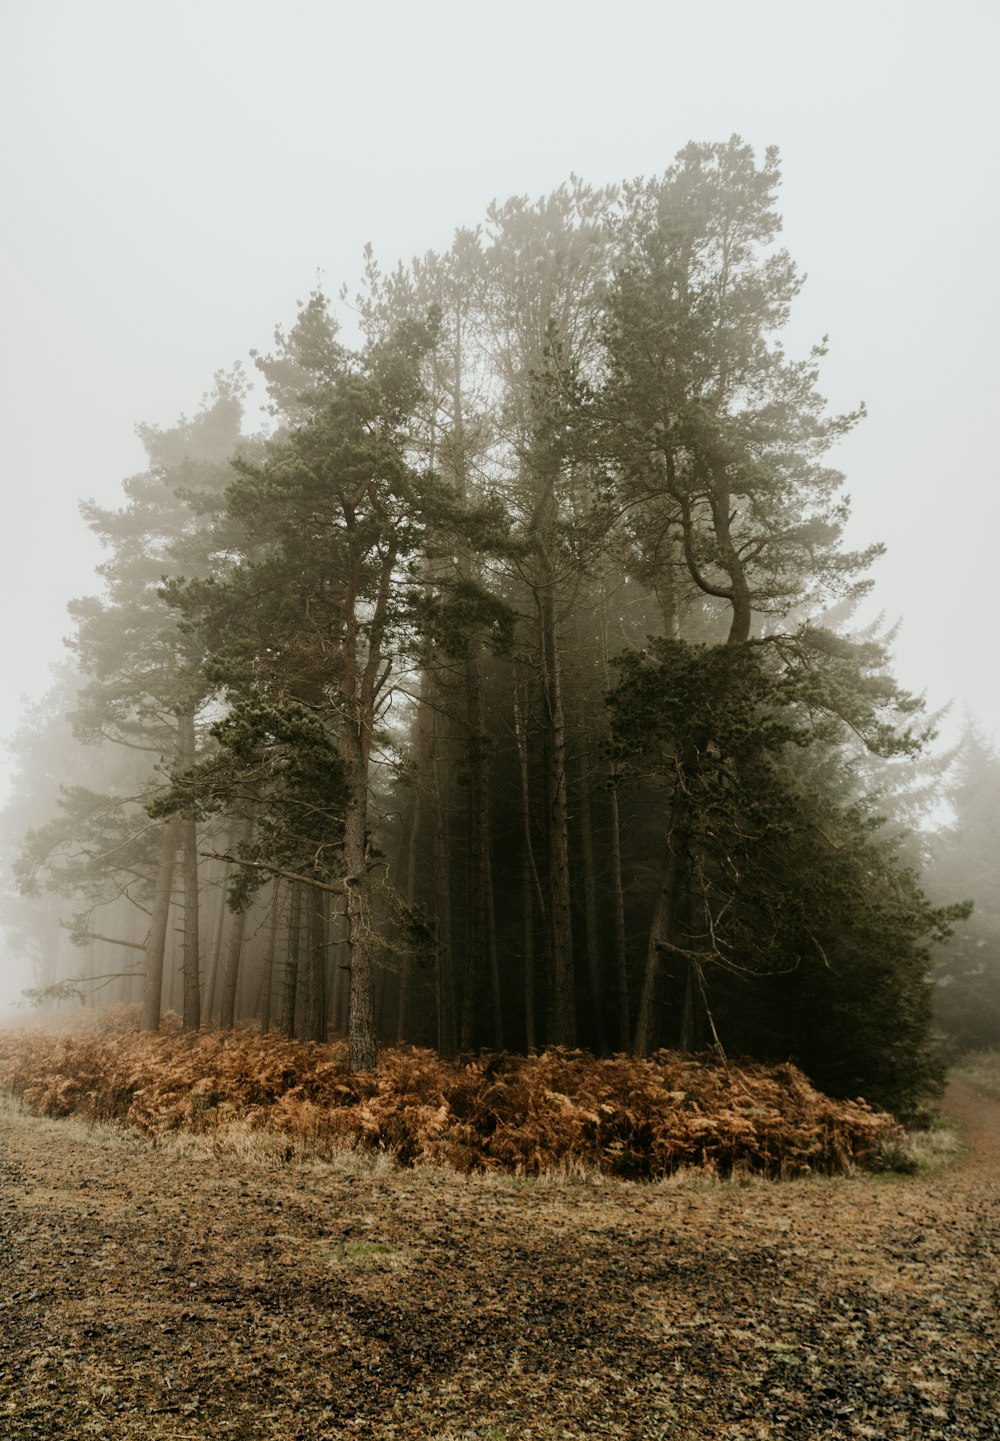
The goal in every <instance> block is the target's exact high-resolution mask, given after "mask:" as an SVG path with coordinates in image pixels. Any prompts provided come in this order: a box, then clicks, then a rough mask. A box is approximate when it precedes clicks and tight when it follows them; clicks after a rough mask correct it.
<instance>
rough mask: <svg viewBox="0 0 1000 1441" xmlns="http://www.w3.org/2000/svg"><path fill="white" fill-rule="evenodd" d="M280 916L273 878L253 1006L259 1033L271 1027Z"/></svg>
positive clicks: (277, 888)
mask: <svg viewBox="0 0 1000 1441" xmlns="http://www.w3.org/2000/svg"><path fill="white" fill-rule="evenodd" d="M280 918H281V882H280V881H279V880H277V879H275V882H274V891H273V893H272V895H271V924H270V928H269V930H268V935H267V954H266V956H265V958H264V969H263V971H262V972H261V982H260V997H259V999H258V1004H257V1006H256V1007H255V1010H256V1011H257V1014H258V1015H259V1016H260V1029H261V1034H262V1035H263V1034H264V1033H265V1032H267V1031H269V1030H270V1029H271V993H272V991H273V990H274V959H275V955H276V954H277V950H278V922H279V920H280Z"/></svg>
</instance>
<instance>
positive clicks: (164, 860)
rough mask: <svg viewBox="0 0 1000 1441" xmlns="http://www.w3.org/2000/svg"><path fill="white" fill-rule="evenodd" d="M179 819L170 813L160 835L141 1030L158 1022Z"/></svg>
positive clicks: (148, 1029)
mask: <svg viewBox="0 0 1000 1441" xmlns="http://www.w3.org/2000/svg"><path fill="white" fill-rule="evenodd" d="M179 831H180V818H179V817H178V816H171V817H170V819H169V820H168V821H165V822H164V825H163V827H162V831H161V836H160V862H159V866H158V868H157V872H156V886H155V889H154V891H153V913H152V916H151V917H150V923H149V939H148V940H147V942H146V980H145V984H144V986H143V991H142V1029H143V1030H144V1031H155V1030H158V1029H159V1025H160V1007H161V1005H162V1000H163V956H164V952H165V950H166V944H167V921H168V920H169V918H170V896H171V891H172V889H173V883H174V865H175V863H176V860H177V841H178V835H179Z"/></svg>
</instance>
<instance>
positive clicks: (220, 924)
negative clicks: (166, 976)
mask: <svg viewBox="0 0 1000 1441" xmlns="http://www.w3.org/2000/svg"><path fill="white" fill-rule="evenodd" d="M228 885H229V862H228V861H226V862H224V864H223V867H222V880H221V884H220V886H219V911H218V915H217V916H216V918H215V934H214V936H213V937H212V954H211V956H210V957H209V967H210V970H209V976H208V991H207V994H206V996H205V1005H204V1007H203V1008H202V1009H203V1012H204V1016H205V1019H206V1020H207V1021H208V1022H209V1024H211V1022H212V1020H213V1018H214V1016H215V997H216V993H217V991H218V988H219V975H220V973H221V971H222V935H223V931H224V929H225V924H226V890H227V887H228Z"/></svg>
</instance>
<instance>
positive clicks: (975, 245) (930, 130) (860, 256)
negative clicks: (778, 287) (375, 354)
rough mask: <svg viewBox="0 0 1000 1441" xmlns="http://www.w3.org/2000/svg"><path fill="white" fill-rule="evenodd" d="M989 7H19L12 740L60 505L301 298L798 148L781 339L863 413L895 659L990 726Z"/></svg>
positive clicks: (188, 400)
mask: <svg viewBox="0 0 1000 1441" xmlns="http://www.w3.org/2000/svg"><path fill="white" fill-rule="evenodd" d="M998 13H1000V12H998V7H997V6H996V4H995V3H993V0H981V3H980V0H958V3H953V4H951V5H950V6H949V7H948V9H947V14H946V12H945V7H944V6H943V5H940V4H930V3H923V0H866V3H857V0H846V3H841V4H839V5H836V6H833V5H821V4H818V3H814V4H803V3H802V0H754V3H753V4H747V3H746V0H715V3H702V4H700V5H698V6H690V5H683V6H682V5H680V4H669V3H664V0H649V3H635V0H624V3H621V0H619V3H615V4H613V5H612V4H608V3H579V0H577V3H572V4H571V3H563V0H531V3H521V0H506V3H505V4H503V5H502V6H501V5H485V4H478V3H474V0H466V3H464V4H458V3H450V0H419V3H413V0H410V3H406V0H391V3H382V4H377V3H366V4H360V3H337V0H328V3H325V4H324V3H310V0H284V3H282V4H281V5H278V4H277V3H275V0H271V3H263V0H239V3H235V0H198V3H191V0H172V3H171V4H170V5H166V4H163V5H154V4H149V3H144V0H129V3H111V0H88V3H86V4H80V3H78V0H71V3H67V0H4V3H3V5H2V8H0V117H2V121H0V123H2V142H3V143H2V144H0V176H2V190H0V194H2V203H3V214H4V222H3V225H2V227H0V305H2V312H0V313H2V328H0V397H2V401H0V403H2V406H3V426H2V430H0V465H2V467H3V471H4V487H3V494H4V498H5V502H6V506H7V510H6V523H5V525H4V526H3V528H2V532H0V584H2V588H3V605H4V609H3V614H4V616H5V617H6V619H7V624H6V625H5V626H4V642H3V661H4V687H3V698H2V705H0V731H2V732H8V731H9V730H10V729H11V728H12V727H13V726H14V725H15V724H16V721H17V717H18V713H19V710H20V704H19V697H20V696H21V694H22V693H27V694H30V695H32V696H38V695H39V694H40V693H41V692H42V691H43V690H44V689H45V688H46V684H47V677H48V666H49V664H50V663H51V662H52V661H54V660H58V659H59V658H60V656H61V654H62V646H61V637H62V636H63V635H64V634H65V633H66V631H67V629H68V625H67V620H66V615H65V605H66V601H67V600H68V599H69V598H70V597H71V596H73V595H77V594H83V593H88V592H92V591H93V590H95V589H96V583H95V581H94V578H93V575H92V571H93V566H94V564H95V561H96V560H97V559H98V558H99V557H98V552H97V549H96V546H95V545H94V543H93V542H92V541H91V538H90V537H89V534H88V532H87V531H86V530H85V528H84V527H83V525H82V523H81V521H80V520H79V517H78V514H77V502H78V501H79V500H80V499H81V498H83V497H88V496H94V497H96V498H97V499H98V500H100V501H101V502H102V503H103V504H108V505H114V504H116V503H117V502H118V499H119V496H120V485H121V481H122V479H123V478H124V477H125V476H127V475H129V474H130V473H132V472H134V471H137V470H141V469H142V468H143V467H144V453H143V451H142V448H141V446H140V445H139V443H138V441H137V440H136V438H135V436H134V434H133V427H134V425H135V424H136V423H137V422H139V421H152V422H155V423H157V424H161V425H169V424H172V423H173V422H174V421H175V420H176V418H177V417H178V415H179V414H180V413H181V412H187V413H191V412H193V411H194V410H196V409H197V406H198V403H199V398H200V396H201V395H202V393H203V392H204V391H206V390H207V389H208V388H209V386H210V384H211V380H212V375H213V373H214V372H215V371H216V370H218V369H220V368H226V367H228V366H230V365H231V364H232V362H233V361H234V360H236V359H240V358H243V359H245V358H246V356H247V352H248V351H249V350H250V349H251V347H254V346H260V347H264V348H266V347H267V345H268V343H269V341H270V337H271V334H272V332H273V328H274V325H275V323H277V322H282V323H287V322H288V321H290V320H291V319H292V318H294V314H295V302H296V300H297V299H299V298H304V297H305V295H306V294H307V293H308V291H309V289H310V288H311V287H312V286H313V285H314V284H315V281H316V277H317V272H320V273H321V275H322V280H323V283H324V286H325V288H326V289H327V291H328V293H332V294H336V292H337V291H338V289H339V286H340V284H341V282H342V281H345V280H346V281H347V282H348V284H349V285H350V286H352V287H353V285H354V283H355V281H356V278H357V277H358V275H359V274H360V270H361V252H362V248H363V246H364V244H365V242H366V241H371V242H372V243H373V245H374V247H375V250H376V253H377V254H378V255H379V256H380V258H381V259H382V261H383V264H384V265H385V266H391V265H393V264H394V263H395V262H396V260H397V259H399V258H403V259H409V258H410V257H411V256H413V255H414V254H420V253H422V252H424V251H425V250H427V249H428V248H444V247H446V246H447V245H448V244H449V242H450V239H451V236H452V233H453V231H454V229H455V228H456V227H457V226H463V225H474V224H476V223H477V222H478V221H479V220H480V219H481V218H482V216H483V214H484V211H485V207H486V205H487V204H488V202H489V201H490V200H491V199H493V198H498V199H504V198H506V197H507V196H508V195H510V194H514V193H527V194H528V195H530V196H531V197H536V196H538V195H540V194H542V193H544V192H546V191H549V190H551V189H553V188H554V187H555V186H557V185H558V184H559V183H560V182H561V181H563V180H564V179H566V178H567V177H568V176H569V174H570V173H571V172H575V173H577V174H579V175H581V176H583V177H584V178H585V179H586V180H588V181H590V182H591V183H593V184H595V185H597V184H604V183H607V182H611V181H615V180H619V179H621V178H623V177H625V176H634V175H639V174H653V173H656V172H659V171H662V170H663V169H664V168H665V167H666V166H667V165H668V164H669V163H670V161H671V159H672V158H673V155H674V154H675V152H676V151H677V150H678V149H679V148H680V147H681V146H682V145H684V144H685V143H686V142H687V141H688V140H692V139H693V140H703V141H712V140H725V139H727V138H728V137H729V136H730V135H731V134H732V133H734V132H738V133H739V134H741V135H742V136H743V138H744V139H745V140H748V141H750V142H752V143H753V144H754V145H755V146H756V147H757V148H758V151H759V152H760V151H762V150H763V148H764V146H766V145H768V144H772V143H773V144H777V145H778V146H779V148H780V150H781V153H782V158H783V169H784V186H783V190H782V197H781V208H782V211H783V213H784V217H785V237H784V239H785V243H786V244H787V246H788V248H789V249H790V251H791V253H792V255H793V256H794V257H795V259H796V260H797V262H798V263H799V265H800V267H801V268H802V269H803V270H805V271H807V272H808V275H809V280H808V283H807V285H806V287H805V290H804V292H803V294H802V296H801V297H800V300H799V302H798V305H797V308H796V311H795V315H794V322H793V326H792V330H791V332H790V334H789V339H788V346H789V349H790V350H792V351H793V352H795V353H804V352H805V351H806V350H807V349H808V347H809V346H810V345H811V344H812V343H813V342H814V341H816V340H818V339H819V338H820V337H821V336H822V335H823V334H825V333H827V332H828V333H829V336H830V347H831V350H830V355H829V357H828V359H827V360H826V362H825V363H824V366H823V370H822V384H821V389H822V390H823V391H824V393H826V394H827V395H828V396H829V397H830V399H831V402H832V404H833V405H834V407H836V408H838V409H851V408H853V407H854V406H855V405H856V404H857V403H858V401H859V400H864V401H865V402H866V403H867V405H868V407H869V411H870V417H869V419H868V420H867V421H866V422H865V423H864V424H863V425H862V426H861V427H860V428H859V429H858V430H857V431H856V432H855V433H854V434H853V436H852V437H851V438H850V439H849V440H848V441H847V442H846V443H845V444H844V445H843V446H842V447H841V448H840V450H839V452H838V453H837V456H836V458H835V459H836V463H837V464H838V465H839V466H840V467H841V468H842V469H844V470H845V471H846V473H847V481H848V483H847V490H848V492H849V494H850V495H851V496H852V498H853V504H854V517H855V518H854V522H853V525H852V531H851V536H850V539H851V541H852V543H855V544H858V545H862V544H867V543H869V542H870V541H873V540H883V541H885V542H886V543H887V545H888V546H889V555H888V556H887V557H886V558H885V559H884V560H882V561H880V562H879V564H878V567H877V570H876V575H877V579H878V587H877V592H876V595H877V607H878V608H880V609H884V610H885V612H886V613H887V615H888V616H889V617H890V618H891V619H896V618H901V620H902V628H901V631H900V635H899V638H898V641H897V644H896V657H897V664H896V671H897V674H898V675H899V677H900V679H901V680H902V681H903V683H904V684H905V685H907V686H909V687H910V688H911V689H916V690H918V691H920V690H925V689H926V691H927V694H928V700H929V702H930V703H931V705H932V706H934V707H938V706H941V705H943V704H945V703H947V702H948V701H949V700H953V701H954V702H955V721H954V723H953V726H954V725H958V724H960V723H961V720H962V712H963V708H964V707H966V706H968V707H971V709H972V711H973V712H974V714H975V717H976V718H977V720H978V721H979V723H980V725H981V726H982V727H983V728H984V730H986V731H987V732H988V733H991V734H993V735H995V736H996V735H998V734H1000V722H998V715H1000V705H998V703H1000V694H998V690H1000V686H998V680H997V666H996V663H995V661H994V659H993V655H992V646H991V644H990V642H989V640H987V639H985V637H987V636H988V635H989V632H990V631H992V629H993V624H992V620H993V606H994V603H995V601H994V590H995V579H994V576H995V571H996V568H997V563H996V560H995V554H994V552H995V546H996V535H997V530H998V523H1000V502H998V498H997V497H998V484H997V482H998V479H1000V477H998V474H997V472H998V460H997V448H996V445H995V444H994V437H993V427H994V408H995V405H996V400H997V393H998V379H1000V360H998V356H1000V349H998V347H997V345H996V344H995V343H994V336H995V334H996V331H997V322H998V319H1000V316H998V313H997V312H998V287H997V281H996V262H995V255H994V252H995V249H996V235H997V220H998V209H1000V206H998V178H997V177H998V166H997V139H998V123H997V122H998V105H997V101H996V89H997V87H996V80H995V74H994V73H993V72H994V67H995V61H996V55H997V53H998V52H997V41H998V38H1000V35H998V31H1000V24H998Z"/></svg>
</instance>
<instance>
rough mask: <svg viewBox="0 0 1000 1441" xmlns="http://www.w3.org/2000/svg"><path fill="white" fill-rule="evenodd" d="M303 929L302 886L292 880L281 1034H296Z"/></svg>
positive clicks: (282, 997) (282, 989) (282, 996)
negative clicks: (296, 1001)
mask: <svg viewBox="0 0 1000 1441" xmlns="http://www.w3.org/2000/svg"><path fill="white" fill-rule="evenodd" d="M301 930H302V886H301V883H300V882H298V881H293V882H292V887H291V897H290V900H289V906H288V941H287V946H286V949H285V981H284V985H283V986H282V988H281V1021H280V1023H279V1024H280V1027H281V1034H282V1035H283V1036H294V1035H295V995H296V991H297V989H298V984H299V944H300V935H301Z"/></svg>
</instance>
